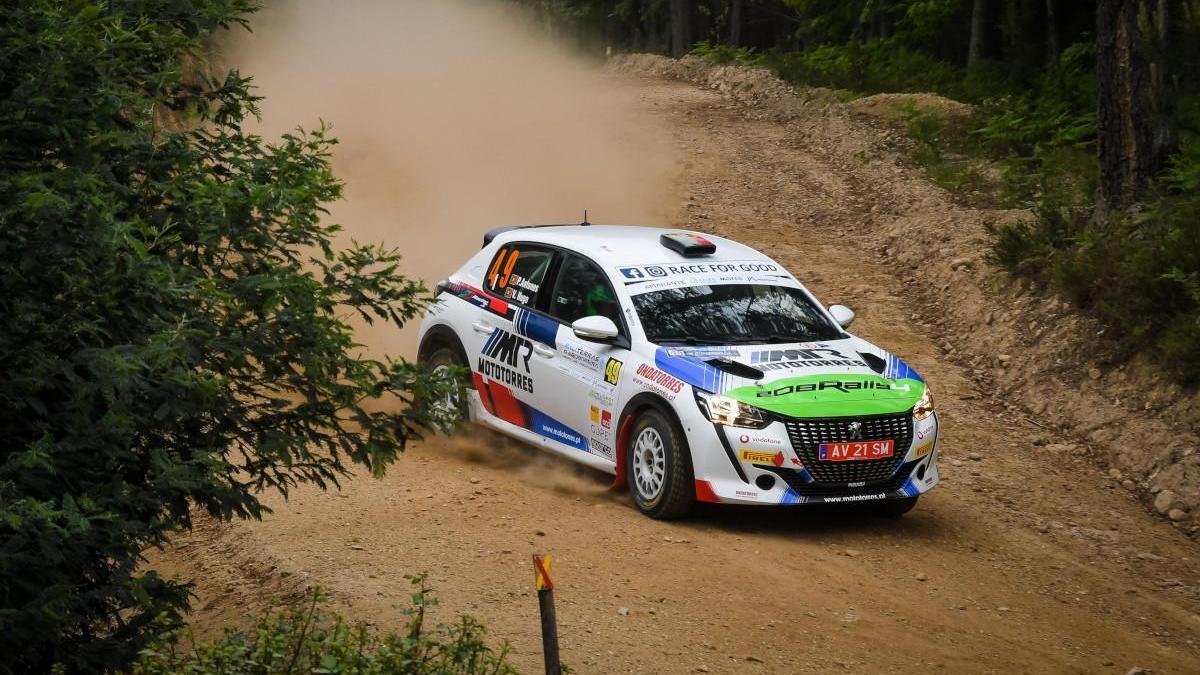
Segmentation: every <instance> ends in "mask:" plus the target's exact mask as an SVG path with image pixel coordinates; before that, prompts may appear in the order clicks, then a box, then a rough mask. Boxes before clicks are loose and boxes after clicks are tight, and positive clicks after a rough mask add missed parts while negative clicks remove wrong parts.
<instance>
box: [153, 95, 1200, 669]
mask: <svg viewBox="0 0 1200 675" xmlns="http://www.w3.org/2000/svg"><path fill="white" fill-rule="evenodd" d="M612 81H613V83H614V84H615V86H618V87H621V88H623V89H625V90H626V91H627V92H629V93H630V94H631V95H633V96H635V97H636V100H637V101H639V106H638V107H639V108H640V111H639V115H640V116H644V117H645V118H646V121H644V122H643V121H639V120H640V117H638V118H631V119H630V122H629V123H630V124H643V123H645V124H652V125H655V126H663V125H665V126H666V128H669V129H670V133H671V134H672V136H673V142H674V145H675V146H676V148H677V149H678V151H679V153H680V155H681V156H682V157H683V158H684V160H683V164H682V166H681V167H680V176H681V177H680V179H679V180H680V182H679V187H678V192H679V195H680V197H679V203H680V206H679V209H678V213H677V215H676V220H675V224H676V225H681V226H689V227H693V228H695V229H699V230H706V231H711V232H714V233H717V234H722V235H725V236H731V237H734V238H736V239H739V240H742V241H744V242H746V243H747V244H750V245H752V246H756V247H759V248H761V249H762V250H764V251H766V252H767V253H768V254H770V255H772V256H774V257H776V258H777V259H778V260H780V262H782V263H784V264H785V265H786V266H787V267H788V268H789V269H791V270H792V271H794V272H795V273H796V274H797V276H799V277H800V278H801V279H802V280H804V281H805V282H806V283H808V284H809V285H810V287H812V288H813V289H814V291H815V292H817V294H818V295H819V297H821V298H822V299H823V300H825V301H826V302H845V303H847V304H850V305H851V306H853V307H855V308H856V309H857V310H858V311H859V319H858V321H857V323H856V325H855V330H856V332H858V333H860V334H861V335H863V336H864V337H865V338H867V339H869V340H872V341H877V342H879V343H880V344H883V345H886V346H887V347H888V348H889V349H892V350H893V351H895V352H897V353H899V354H900V355H902V356H903V357H904V358H905V359H906V360H908V361H909V362H910V363H912V364H913V365H914V367H916V368H917V369H918V370H919V371H921V372H922V374H924V375H925V376H926V379H927V380H928V381H929V382H930V383H931V384H932V387H933V390H934V393H935V395H936V397H937V401H938V405H939V415H940V416H941V419H942V421H943V429H944V433H945V436H944V439H943V456H942V458H941V467H942V476H943V480H944V482H943V484H942V485H941V486H940V487H939V488H938V489H936V490H934V491H933V492H932V493H930V494H929V495H927V496H926V497H924V498H923V499H922V501H921V503H920V504H919V505H918V507H917V509H916V510H915V511H913V512H912V513H910V514H909V515H908V516H906V517H904V518H902V519H899V520H885V519H878V518H875V517H873V516H870V515H868V514H866V513H863V512H856V511H833V510H811V509H792V510H785V509H779V510H776V509H748V508H707V509H703V510H701V511H700V512H698V513H697V514H696V515H695V516H694V517H692V518H690V519H689V520H687V521H685V522H681V523H659V522H655V521H651V520H648V519H646V518H644V517H642V516H640V515H639V514H638V513H637V512H636V511H635V510H633V509H632V508H630V507H629V506H628V505H627V504H626V502H625V501H624V499H623V498H622V497H620V496H618V497H613V496H611V495H609V494H608V493H606V492H605V490H604V487H605V484H604V483H605V477H603V476H597V475H595V474H592V473H590V472H587V471H586V470H582V469H576V468H575V467H573V466H570V465H568V464H566V463H565V462H561V461H559V460H557V459H554V458H552V457H548V456H542V455H538V454H531V453H530V452H527V451H524V450H521V449H519V448H512V447H511V446H509V445H508V444H507V443H505V442H503V441H499V440H498V439H495V438H493V437H490V436H484V437H483V440H476V441H470V440H461V439H456V440H452V441H431V442H428V443H425V444H424V445H422V446H420V447H417V448H415V449H414V450H413V451H411V452H410V453H407V454H406V456H405V457H404V458H403V459H402V460H401V461H400V462H399V463H398V465H397V466H396V467H395V468H394V470H393V471H392V472H391V473H390V474H389V475H388V477H386V478H385V479H383V480H378V481H377V480H370V479H367V478H362V479H357V480H354V481H351V482H349V483H347V484H346V485H345V488H344V489H343V491H341V492H334V493H321V492H319V491H315V490H309V489H303V490H298V491H295V492H294V493H293V497H292V499H291V500H290V501H289V502H283V501H281V500H278V499H271V500H270V502H271V504H272V505H273V506H274V508H275V509H276V513H274V514H273V515H271V516H269V517H268V518H267V519H266V520H265V521H263V522H261V523H238V524H235V525H233V526H232V530H233V536H236V537H237V538H238V539H239V541H240V542H241V546H240V548H239V550H240V551H241V552H243V553H245V552H257V553H258V554H261V555H264V556H269V557H270V558H271V559H273V560H274V561H276V564H277V565H278V570H277V571H276V572H274V574H276V575H279V574H282V573H286V574H287V575H288V577H287V578H289V579H303V580H304V581H306V582H307V583H314V582H315V583H320V584H321V585H322V586H324V587H326V588H327V589H329V590H330V591H331V592H332V596H333V598H334V600H335V602H336V603H338V604H339V605H340V606H341V607H343V608H344V609H345V610H346V611H347V612H348V613H349V614H350V616H352V617H354V618H356V619H359V620H363V621H368V622H370V623H371V624H372V625H374V626H379V627H384V626H388V625H397V624H398V623H399V621H400V618H399V616H398V614H397V608H398V607H401V606H403V603H404V602H405V600H406V598H407V594H408V585H407V582H405V581H404V579H403V578H402V577H403V575H404V574H406V573H411V572H414V571H420V570H429V572H430V580H431V582H432V584H433V585H434V586H435V588H436V589H437V591H438V594H439V597H440V598H441V601H442V604H441V606H440V608H439V609H438V614H439V618H441V619H449V618H451V617H452V616H453V615H454V614H456V613H459V612H469V613H472V614H475V615H476V616H478V617H480V618H481V619H482V620H483V621H484V622H485V623H486V624H487V625H488V626H489V628H490V629H491V630H492V632H493V634H494V635H495V636H496V637H498V638H503V639H507V640H509V641H510V642H512V643H513V645H514V648H515V658H516V661H517V663H518V664H519V665H520V666H522V668H523V670H525V671H526V672H537V671H538V669H539V668H540V656H539V654H540V652H539V645H538V633H537V614H536V612H537V605H536V598H535V595H534V592H533V589H532V571H531V568H530V564H529V557H528V556H529V553H530V552H532V551H534V550H537V551H549V552H553V553H554V554H555V555H556V570H557V571H556V575H555V576H556V579H555V581H556V584H557V586H558V589H559V590H558V604H559V618H560V622H561V625H560V630H559V633H560V636H561V639H562V647H563V655H564V659H565V660H566V661H567V662H568V663H570V664H571V665H572V666H573V667H574V668H575V669H576V671H577V672H581V673H608V672H643V673H687V672H739V673H740V672H763V673H790V672H829V671H831V670H834V671H836V670H842V669H844V670H847V671H851V672H894V673H910V672H911V673H916V672H928V671H931V670H933V671H942V672H1081V673H1082V672H1088V673H1092V672H1115V673H1123V672H1126V671H1127V670H1128V669H1129V668H1130V667H1132V666H1135V665H1136V666H1140V667H1144V668H1151V669H1153V670H1154V672H1156V673H1160V672H1161V673H1170V672H1175V673H1186V672H1196V670H1197V668H1198V666H1200V616H1198V614H1197V612H1198V611H1200V600H1198V596H1200V589H1198V588H1197V587H1196V586H1195V584H1197V579H1200V566H1198V565H1197V558H1196V554H1197V551H1196V548H1195V545H1194V544H1193V543H1191V542H1190V541H1189V540H1187V539H1186V538H1185V537H1183V536H1182V535H1181V534H1180V533H1178V532H1176V531H1175V530H1173V529H1172V528H1170V527H1169V526H1167V525H1166V524H1164V523H1161V522H1156V521H1153V520H1152V519H1151V518H1150V517H1149V516H1147V514H1146V513H1145V512H1144V511H1143V509H1142V508H1141V506H1140V505H1139V504H1138V503H1137V502H1136V501H1135V500H1134V499H1133V498H1132V497H1131V496H1130V495H1129V494H1128V493H1126V492H1125V491H1123V490H1120V489H1118V488H1117V486H1116V484H1115V481H1113V480H1111V479H1109V478H1108V477H1107V476H1105V475H1104V474H1103V473H1102V472H1101V471H1100V469H1099V468H1097V467H1095V466H1091V465H1089V464H1088V463H1087V462H1086V461H1084V460H1081V459H1080V458H1079V457H1078V456H1076V455H1074V454H1072V453H1070V452H1068V451H1065V450H1056V449H1055V445H1054V444H1053V443H1049V444H1045V445H1041V446H1033V445H1031V444H1030V443H1029V442H1026V440H1025V439H1027V438H1029V437H1030V436H1031V435H1036V434H1039V433H1042V432H1041V430H1040V429H1039V428H1037V427H1035V426H1034V425H1032V424H1030V423H1027V422H1025V421H1024V420H1018V421H1014V418H1013V416H1012V415H1010V414H1009V413H1007V412H1006V410H1005V408H1004V407H1003V404H1002V401H1001V400H999V399H997V398H996V397H993V396H992V395H990V394H989V392H987V391H981V390H980V389H979V388H978V387H977V385H975V384H974V383H973V380H972V378H971V373H969V372H968V371H966V370H964V369H963V368H961V367H960V366H958V365H955V364H953V363H950V362H948V361H947V360H945V359H944V358H943V357H942V356H941V353H940V349H939V346H938V341H939V339H940V338H939V336H938V332H937V330H936V329H935V328H934V327H933V322H934V319H935V318H936V317H933V316H930V315H929V309H928V308H927V307H926V306H923V305H922V303H921V302H920V297H921V296H920V295H919V294H918V293H915V292H913V290H912V284H913V279H912V277H911V275H910V274H909V273H908V272H906V271H905V269H904V268H902V267H900V266H898V265H897V264H895V262H894V260H893V259H892V258H891V256H889V255H888V254H887V252H886V251H885V250H883V246H882V245H881V244H880V243H879V242H877V241H875V240H874V239H873V238H871V237H870V236H868V233H867V232H866V230H865V229H864V227H863V221H864V220H866V219H867V218H868V214H870V212H871V208H872V206H875V205H877V204H879V203H884V202H887V201H888V200H890V199H892V198H893V197H894V195H889V194H888V186H887V185H884V184H879V183H878V182H877V180H876V176H875V174H874V173H873V172H872V173H867V172H862V171H860V170H859V168H858V166H859V165H858V164H857V162H859V161H861V160H858V159H856V158H855V157H854V156H852V155H847V154H844V153H841V152H839V148H840V144H842V143H843V142H844V140H845V139H838V138H823V137H821V136H820V135H812V134H803V133H796V130H795V129H794V128H790V127H789V126H788V125H786V124H781V123H778V122H774V121H770V120H765V119H750V118H748V117H747V116H745V114H744V111H742V110H741V109H739V108H737V107H735V106H732V105H730V104H729V103H728V102H727V101H726V100H725V99H723V98H722V97H720V96H719V95H718V94H716V93H714V92H711V91H707V90H704V89H700V88H697V87H694V86H691V85H688V84H684V83H679V82H668V81H662V80H654V79H639V78H633V77H628V76H623V77H615V76H614V77H613V78H612ZM813 128H819V127H813ZM900 170H901V169H899V168H898V169H897V171H900ZM872 181H875V182H872ZM497 446H499V447H497ZM496 452H499V453H500V455H499V457H498V458H497V457H496V456H494V453H496ZM195 536H196V537H197V538H199V539H200V541H198V542H189V538H188V537H185V538H184V539H183V541H184V544H183V545H184V546H188V547H191V548H190V549H185V550H186V551H191V552H190V553H186V554H183V555H181V554H180V553H179V551H168V552H166V553H164V554H162V555H161V556H157V557H156V559H155V561H154V562H155V565H156V566H158V567H159V568H160V569H163V570H165V571H169V572H171V571H173V572H177V573H181V574H185V575H186V574H187V573H188V572H189V571H191V568H190V566H189V560H188V559H189V558H191V557H192V556H193V555H194V550H195V547H197V546H198V547H201V548H202V547H203V546H204V541H203V538H204V537H205V536H206V535H205V533H203V532H201V533H199V534H197V535H195ZM239 555H241V554H239ZM235 566H236V565H235ZM214 581H215V580H212V579H200V589H199V590H200V595H201V598H202V600H203V601H204V604H205V605H206V606H207V607H208V609H206V610H201V611H200V612H198V613H197V614H196V615H195V616H194V618H193V621H194V624H195V625H196V627H197V629H198V630H199V631H200V632H201V633H202V634H203V633H204V632H205V631H209V632H211V631H212V630H213V629H214V627H215V622H214V621H213V620H212V619H213V617H219V618H225V617H227V616H228V615H229V614H230V612H228V611H225V612H223V613H222V612H221V610H222V607H223V605H222V602H223V601H222V600H221V599H220V598H219V596H220V595H221V590H220V587H219V585H218V586H214V585H213V583H214ZM214 598H216V599H214ZM229 602H236V607H237V609H238V610H239V611H244V610H250V609H254V608H256V607H257V606H258V605H257V603H258V602H259V601H257V600H254V599H247V598H241V599H236V600H231V601H229ZM225 609H228V607H225ZM622 609H625V610H627V612H621V611H620V610H622Z"/></svg>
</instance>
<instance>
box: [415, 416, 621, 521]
mask: <svg viewBox="0 0 1200 675" xmlns="http://www.w3.org/2000/svg"><path fill="white" fill-rule="evenodd" d="M437 448H438V450H437V452H438V455H439V456H441V457H444V458H452V459H455V460H457V461H460V462H464V463H467V464H478V465H480V466H488V467H492V468H496V469H501V470H504V471H508V472H511V473H513V474H514V475H516V476H517V478H518V479H519V480H521V481H522V482H524V483H526V484H528V485H529V486H530V487H531V488H535V489H542V490H552V491H554V492H557V493H559V494H563V495H567V496H569V497H587V498H589V499H611V500H616V501H619V502H621V503H624V502H625V501H626V500H625V499H624V495H619V494H617V493H614V492H613V491H612V490H610V489H609V486H610V485H612V476H611V475H607V474H603V473H601V472H599V471H597V470H594V469H590V468H588V467H586V466H582V465H580V464H576V463H574V462H571V461H569V460H567V459H564V458H562V457H557V456H554V455H551V454H550V453H548V452H544V451H542V450H540V449H535V448H532V447H530V446H528V445H525V444H523V443H519V442H517V441H513V440H510V439H508V438H505V437H504V436H501V435H500V434H498V433H495V432H492V431H489V430H486V429H482V428H474V429H464V430H463V431H461V432H459V433H457V434H455V435H453V436H447V437H444V438H439V439H438V443H437Z"/></svg>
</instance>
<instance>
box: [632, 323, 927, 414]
mask: <svg viewBox="0 0 1200 675" xmlns="http://www.w3.org/2000/svg"><path fill="white" fill-rule="evenodd" d="M654 362H655V365H656V366H657V367H658V368H659V370H662V371H664V372H666V373H669V374H671V375H674V376H675V377H677V378H679V379H681V380H683V381H684V382H687V383H688V384H690V385H692V386H693V387H696V388H697V389H702V390H704V391H708V392H713V393H717V394H723V395H725V396H728V397H730V398H733V399H736V400H738V401H741V402H743V403H747V404H749V405H753V406H755V407H758V408H762V409H763V410H767V411H769V412H772V413H775V414H777V415H782V416H785V417H848V416H862V415H884V414H895V413H901V412H904V411H907V410H910V409H911V408H912V407H913V406H914V405H915V404H916V402H917V400H918V399H920V398H921V396H922V395H923V394H924V393H925V381H924V380H923V379H922V378H921V376H920V375H918V374H917V372H916V371H915V370H913V369H912V368H910V367H909V366H908V364H906V363H905V362H904V361H902V360H901V359H899V358H898V357H896V356H895V355H893V354H891V353H889V352H887V351H886V350H883V349H881V348H879V347H877V346H875V345H873V344H871V343H869V342H867V341H865V340H861V339H859V338H856V337H848V338H845V339H841V340H831V341H825V342H804V343H793V344H771V345H734V346H663V347H658V348H657V350H656V351H655V354H654ZM754 370H757V371H761V372H762V374H763V376H762V378H761V379H758V378H757V377H756V376H757V373H756V372H754Z"/></svg>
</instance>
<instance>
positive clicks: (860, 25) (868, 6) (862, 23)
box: [850, 0, 875, 42]
mask: <svg viewBox="0 0 1200 675" xmlns="http://www.w3.org/2000/svg"><path fill="white" fill-rule="evenodd" d="M874 9H875V0H866V2H864V3H863V8H862V11H861V12H859V14H858V21H857V22H856V23H855V24H854V31H853V32H852V33H850V41H851V42H862V41H863V38H864V37H865V34H866V31H867V26H869V25H870V23H871V13H872V11H873V10H874Z"/></svg>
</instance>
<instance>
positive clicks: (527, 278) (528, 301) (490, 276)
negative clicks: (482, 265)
mask: <svg viewBox="0 0 1200 675" xmlns="http://www.w3.org/2000/svg"><path fill="white" fill-rule="evenodd" d="M553 260H554V251H551V250H548V249H545V248H541V247H539V246H533V245H523V244H508V245H506V246H502V247H501V248H500V250H499V251H498V252H497V253H496V257H495V258H493V259H492V264H491V265H489V266H488V272H487V276H486V277H485V278H484V280H483V283H484V285H485V286H487V290H488V291H489V292H490V293H491V294H492V295H495V296H497V297H500V298H504V299H505V300H508V301H509V302H513V303H515V304H518V305H524V306H526V307H533V306H535V305H536V304H537V296H538V293H539V292H541V289H542V282H543V281H544V280H545V278H546V272H547V270H549V269H550V263H551V262H552V261H553Z"/></svg>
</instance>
